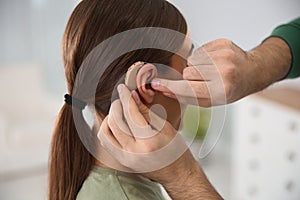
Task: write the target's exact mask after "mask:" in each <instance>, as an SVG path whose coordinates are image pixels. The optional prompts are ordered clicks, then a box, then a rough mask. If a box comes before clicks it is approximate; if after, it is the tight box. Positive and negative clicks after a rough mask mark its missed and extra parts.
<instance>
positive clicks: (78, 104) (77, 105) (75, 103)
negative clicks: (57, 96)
mask: <svg viewBox="0 0 300 200" xmlns="http://www.w3.org/2000/svg"><path fill="white" fill-rule="evenodd" d="M65 102H66V103H67V104H69V105H70V106H74V107H75V108H78V109H79V110H83V109H84V108H85V107H86V103H85V102H83V101H81V100H79V99H76V98H74V97H72V96H70V95H68V94H65Z"/></svg>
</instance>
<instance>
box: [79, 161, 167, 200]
mask: <svg viewBox="0 0 300 200" xmlns="http://www.w3.org/2000/svg"><path fill="white" fill-rule="evenodd" d="M101 199H104V200H165V198H164V197H163V194H162V191H161V187H160V185H159V184H158V183H156V182H151V181H148V180H145V179H142V178H140V177H138V176H136V175H133V174H129V173H125V172H120V171H117V170H113V169H106V168H101V167H98V166H94V167H93V169H92V170H91V173H90V175H89V176H88V178H87V179H86V180H85V182H84V183H83V185H82V187H81V189H80V191H79V193H78V195H77V198H76V200H101Z"/></svg>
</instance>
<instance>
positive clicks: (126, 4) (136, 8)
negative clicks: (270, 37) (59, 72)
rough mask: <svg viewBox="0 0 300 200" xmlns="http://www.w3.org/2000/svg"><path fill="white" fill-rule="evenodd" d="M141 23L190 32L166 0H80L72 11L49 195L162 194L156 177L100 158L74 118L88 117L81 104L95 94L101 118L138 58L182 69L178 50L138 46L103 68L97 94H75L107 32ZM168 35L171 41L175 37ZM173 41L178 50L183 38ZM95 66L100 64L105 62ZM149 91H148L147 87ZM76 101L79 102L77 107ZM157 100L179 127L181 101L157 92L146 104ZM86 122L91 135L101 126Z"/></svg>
mask: <svg viewBox="0 0 300 200" xmlns="http://www.w3.org/2000/svg"><path fill="white" fill-rule="evenodd" d="M141 27H161V28H166V29H170V30H174V31H177V32H180V33H182V34H187V24H186V21H185V19H184V18H183V16H182V15H181V13H180V12H179V11H178V10H177V9H176V8H175V7H174V6H173V5H172V4H170V3H169V2H167V1H166V0H82V1H81V2H80V3H79V5H78V6H77V7H76V8H75V10H74V11H73V13H72V15H71V17H70V19H69V21H68V24H67V27H66V30H65V33H64V37H63V48H62V49H63V62H64V68H65V75H66V81H67V87H68V95H66V100H65V101H66V103H65V104H64V105H63V107H62V109H61V111H60V113H59V116H58V119H57V124H56V127H55V130H54V134H53V138H52V146H51V155H50V167H49V168H50V169H49V199H50V200H74V199H87V200H88V199H163V195H162V194H161V191H160V188H159V186H158V184H157V183H155V182H151V181H150V180H145V179H144V178H141V177H139V176H137V175H133V174H130V173H125V172H120V171H118V170H116V169H111V168H110V167H108V166H106V165H105V163H101V162H99V161H97V159H96V158H95V157H94V156H93V155H92V154H91V153H90V152H89V150H88V149H87V148H86V146H85V145H84V143H83V142H82V140H81V138H80V136H79V135H78V129H77V127H76V125H75V121H74V116H77V117H79V118H81V119H82V121H84V117H83V113H82V109H83V108H84V106H85V105H82V102H90V100H91V99H94V100H95V102H94V106H95V110H96V113H97V116H98V118H100V119H102V120H103V119H104V117H105V116H107V115H108V111H109V108H110V101H111V97H112V93H113V90H114V86H115V85H116V84H117V83H118V81H119V80H120V79H122V76H123V75H124V74H125V73H126V71H127V70H128V67H129V66H130V65H131V64H133V63H135V62H137V61H141V60H142V61H145V62H148V63H160V64H164V65H168V66H171V67H172V68H173V69H175V70H176V71H178V72H180V73H182V70H183V68H184V67H185V66H186V61H185V59H183V58H181V57H180V56H178V55H176V54H174V53H171V52H168V51H162V50H158V49H151V48H145V49H141V50H134V51H131V52H128V53H126V54H125V55H121V56H120V57H118V58H117V59H116V60H114V62H112V63H111V64H110V65H109V66H108V68H106V69H105V71H104V74H103V75H102V76H101V78H100V80H98V84H97V88H96V92H95V93H94V94H95V95H94V96H93V97H92V96H87V97H84V98H80V100H79V101H78V100H76V99H75V98H74V99H72V98H73V97H74V93H73V92H74V85H75V82H76V76H77V75H78V73H79V71H80V70H82V69H81V68H82V67H85V66H84V65H82V64H83V62H84V60H85V59H86V58H87V56H88V55H89V54H90V53H91V51H92V50H93V49H94V48H95V47H96V46H97V45H99V44H100V43H101V42H103V41H105V40H106V39H108V38H109V37H112V36H114V35H116V34H118V33H122V32H124V31H127V30H131V29H135V28H141ZM148 39H149V40H155V39H158V38H148ZM124 40H126V38H124ZM145 40H147V38H146V39H145ZM169 41H170V43H171V41H172V38H170V40H169ZM174 45H175V46H176V47H175V49H176V48H177V49H178V50H179V49H180V48H181V47H182V45H183V41H178V42H174ZM111 51H113V48H112V50H111ZM97 67H99V70H100V69H101V66H97ZM102 70H103V69H102ZM163 73H168V72H163ZM83 81H84V79H83ZM141 93H143V91H140V95H141V96H142V97H144V96H143V95H142V94H141ZM145 95H146V96H147V91H146V92H145ZM150 96H151V95H150ZM72 101H73V103H72ZM76 101H77V106H76V108H74V105H75V104H76ZM74 102H75V103H74ZM157 103H159V104H162V105H163V106H164V107H165V109H166V111H167V120H168V121H169V122H170V123H171V124H172V125H173V126H174V127H177V128H178V123H179V120H180V113H179V112H178V109H177V108H178V107H179V105H178V102H177V101H175V100H172V99H171V98H167V97H165V96H163V95H162V94H159V93H157V94H155V96H154V95H152V96H151V98H150V100H149V99H148V100H147V101H146V102H145V104H146V105H147V106H151V105H152V104H157ZM83 123H85V122H83ZM83 127H84V130H86V132H87V134H88V132H91V133H90V134H92V135H93V134H94V135H96V134H97V131H98V130H97V129H99V127H93V128H92V130H91V129H89V126H88V125H87V124H86V123H85V124H84V125H83ZM95 138H96V137H95Z"/></svg>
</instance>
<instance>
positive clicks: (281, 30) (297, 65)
mask: <svg viewBox="0 0 300 200" xmlns="http://www.w3.org/2000/svg"><path fill="white" fill-rule="evenodd" d="M271 36H274V37H279V38H281V39H283V40H285V41H286V43H287V44H288V45H289V47H290V49H291V53H292V66H291V69H290V72H289V74H288V76H287V78H296V77H300V17H299V18H297V19H295V20H293V21H291V22H290V23H288V24H284V25H281V26H278V27H277V28H275V29H274V31H273V32H272V34H271Z"/></svg>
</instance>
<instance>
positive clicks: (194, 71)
mask: <svg viewBox="0 0 300 200" xmlns="http://www.w3.org/2000/svg"><path fill="white" fill-rule="evenodd" d="M216 74H218V70H217V68H216V67H215V66H214V65H196V66H190V67H186V68H185V69H184V70H183V78H184V79H185V80H189V81H210V80H213V78H214V77H216Z"/></svg>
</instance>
